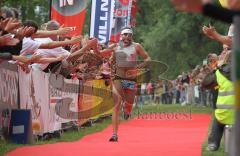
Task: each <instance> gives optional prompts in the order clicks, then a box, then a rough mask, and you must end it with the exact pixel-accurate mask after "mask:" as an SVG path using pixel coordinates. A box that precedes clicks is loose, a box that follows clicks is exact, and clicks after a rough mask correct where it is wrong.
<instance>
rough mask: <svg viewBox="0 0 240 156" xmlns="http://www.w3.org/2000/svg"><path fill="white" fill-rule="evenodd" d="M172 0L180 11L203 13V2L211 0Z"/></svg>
mask: <svg viewBox="0 0 240 156" xmlns="http://www.w3.org/2000/svg"><path fill="white" fill-rule="evenodd" d="M171 2H172V4H173V5H174V6H175V8H176V9H177V10H178V11H186V12H191V13H201V12H202V6H203V4H204V3H208V2H210V0H171Z"/></svg>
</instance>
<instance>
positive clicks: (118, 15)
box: [111, 0, 132, 42]
mask: <svg viewBox="0 0 240 156" xmlns="http://www.w3.org/2000/svg"><path fill="white" fill-rule="evenodd" d="M131 8H132V0H116V2H115V8H114V16H113V28H112V35H111V41H114V42H119V40H120V33H121V30H122V28H124V27H127V26H131V25H130V19H131Z"/></svg>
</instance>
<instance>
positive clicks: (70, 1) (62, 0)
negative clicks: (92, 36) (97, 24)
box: [51, 0, 88, 36]
mask: <svg viewBox="0 0 240 156" xmlns="http://www.w3.org/2000/svg"><path fill="white" fill-rule="evenodd" d="M87 2H88V0H52V7H51V19H54V20H56V21H58V22H59V23H60V24H61V25H64V26H67V27H74V28H75V31H73V32H72V33H71V34H68V35H69V36H73V35H79V34H81V33H82V28H83V24H84V18H85V14H86V7H87Z"/></svg>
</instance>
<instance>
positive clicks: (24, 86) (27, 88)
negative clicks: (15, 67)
mask: <svg viewBox="0 0 240 156" xmlns="http://www.w3.org/2000/svg"><path fill="white" fill-rule="evenodd" d="M39 82H41V83H39ZM19 88H20V90H21V91H20V109H30V110H31V114H32V128H33V134H35V135H43V134H44V133H47V132H50V131H54V130H55V129H52V128H51V124H52V123H53V122H54V121H52V120H51V118H50V117H51V110H50V109H49V103H48V98H49V91H48V77H47V76H46V75H45V73H43V72H40V71H34V70H31V71H30V73H28V74H26V73H25V72H24V71H22V70H21V69H19ZM60 128H61V127H59V128H58V130H59V129H60Z"/></svg>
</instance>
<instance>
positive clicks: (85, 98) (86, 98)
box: [78, 81, 94, 125]
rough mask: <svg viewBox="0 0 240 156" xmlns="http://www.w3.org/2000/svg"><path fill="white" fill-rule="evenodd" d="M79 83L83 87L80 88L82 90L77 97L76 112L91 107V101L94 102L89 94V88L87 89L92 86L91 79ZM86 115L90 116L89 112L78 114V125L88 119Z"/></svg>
mask: <svg viewBox="0 0 240 156" xmlns="http://www.w3.org/2000/svg"><path fill="white" fill-rule="evenodd" d="M80 85H81V86H82V87H83V89H82V92H80V94H79V98H78V112H82V111H84V110H88V109H90V108H92V106H93V102H94V101H93V96H92V94H91V92H92V91H91V90H90V91H89V89H90V88H92V81H86V82H83V81H81V82H80ZM84 93H88V94H84ZM85 116H86V117H85ZM87 116H91V114H86V115H84V116H79V118H78V125H82V124H84V123H85V122H87V121H88V120H89V118H87Z"/></svg>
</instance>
